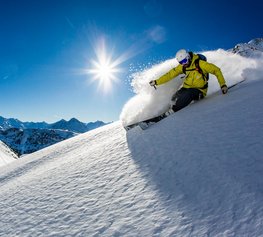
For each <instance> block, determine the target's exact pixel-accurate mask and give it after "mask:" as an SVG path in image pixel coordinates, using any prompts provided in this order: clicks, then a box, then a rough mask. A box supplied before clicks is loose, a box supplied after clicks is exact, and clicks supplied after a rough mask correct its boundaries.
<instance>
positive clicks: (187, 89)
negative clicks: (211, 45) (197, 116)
mask: <svg viewBox="0 0 263 237" xmlns="http://www.w3.org/2000/svg"><path fill="white" fill-rule="evenodd" d="M201 56H203V55H198V54H194V53H192V52H187V51H186V50H185V49H181V50H179V51H178V52H177V53H176V59H177V61H178V62H179V65H178V66H176V67H175V68H173V69H171V70H170V71H169V72H167V73H166V74H164V75H162V76H161V77H160V78H158V79H156V80H151V81H150V82H149V84H150V85H151V86H154V87H155V86H158V85H161V84H164V83H166V82H168V81H170V80H172V79H173V78H175V77H177V76H178V75H180V74H185V77H184V82H183V86H182V87H181V88H180V89H179V90H178V91H177V92H176V93H175V94H174V95H173V96H172V99H171V101H172V102H171V108H170V110H169V111H168V113H174V112H177V111H178V110H180V109H182V108H184V107H186V106H187V105H189V104H190V103H191V102H192V101H197V100H200V99H203V98H204V97H205V96H206V94H207V89H208V74H209V73H211V74H213V75H215V76H216V77H217V80H218V83H219V85H220V87H221V91H222V93H223V94H226V93H227V91H228V87H227V85H226V82H225V79H224V76H223V74H222V72H221V70H220V68H219V67H217V66H216V65H214V64H212V63H208V62H206V61H204V60H203V59H202V58H201ZM203 57H204V58H205V56H203ZM205 59H206V58H205Z"/></svg>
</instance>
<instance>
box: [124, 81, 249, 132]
mask: <svg viewBox="0 0 263 237" xmlns="http://www.w3.org/2000/svg"><path fill="white" fill-rule="evenodd" d="M244 81H245V79H243V80H242V81H239V82H237V83H235V84H233V85H231V86H229V87H228V90H229V89H231V88H233V87H235V86H237V85H239V84H240V83H242V82H244ZM170 114H172V113H171V112H170V113H169V112H165V113H163V114H161V115H158V116H156V117H153V118H150V119H147V120H143V121H140V122H137V123H134V124H130V125H128V126H125V127H124V128H125V130H126V131H129V130H131V129H132V128H134V127H137V126H139V127H140V128H141V129H142V130H145V129H147V128H149V127H150V126H151V125H153V124H155V123H158V122H159V121H161V120H163V119H164V118H166V117H168V116H169V115H170Z"/></svg>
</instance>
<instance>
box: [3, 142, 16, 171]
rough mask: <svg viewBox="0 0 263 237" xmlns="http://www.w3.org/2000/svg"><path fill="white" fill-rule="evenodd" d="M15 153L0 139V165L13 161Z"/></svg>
mask: <svg viewBox="0 0 263 237" xmlns="http://www.w3.org/2000/svg"><path fill="white" fill-rule="evenodd" d="M17 158H18V157H17V155H16V154H15V153H14V152H13V151H12V150H11V149H10V148H9V147H8V146H7V145H6V144H4V143H3V142H2V141H0V167H1V166H4V165H7V164H8V163H10V162H12V161H15V159H17Z"/></svg>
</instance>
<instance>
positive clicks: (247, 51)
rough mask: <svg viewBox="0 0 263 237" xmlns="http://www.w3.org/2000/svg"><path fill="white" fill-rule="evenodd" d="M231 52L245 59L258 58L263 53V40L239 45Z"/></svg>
mask: <svg viewBox="0 0 263 237" xmlns="http://www.w3.org/2000/svg"><path fill="white" fill-rule="evenodd" d="M230 51H232V52H233V53H236V54H239V55H241V56H245V57H257V55H258V54H259V53H262V52H263V38H255V39H252V40H250V41H249V42H248V43H239V44H237V45H236V46H235V47H234V48H233V49H231V50H230Z"/></svg>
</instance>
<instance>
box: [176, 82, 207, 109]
mask: <svg viewBox="0 0 263 237" xmlns="http://www.w3.org/2000/svg"><path fill="white" fill-rule="evenodd" d="M203 98H204V96H203V93H202V92H201V91H200V90H198V89H195V88H183V87H182V88H181V89H180V90H178V91H177V92H176V93H175V94H174V96H173V97H172V101H174V103H175V104H174V105H173V106H172V109H173V111H174V112H177V111H178V110H180V109H182V108H184V107H186V106H187V105H189V104H190V103H191V102H192V101H193V100H200V99H203Z"/></svg>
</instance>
